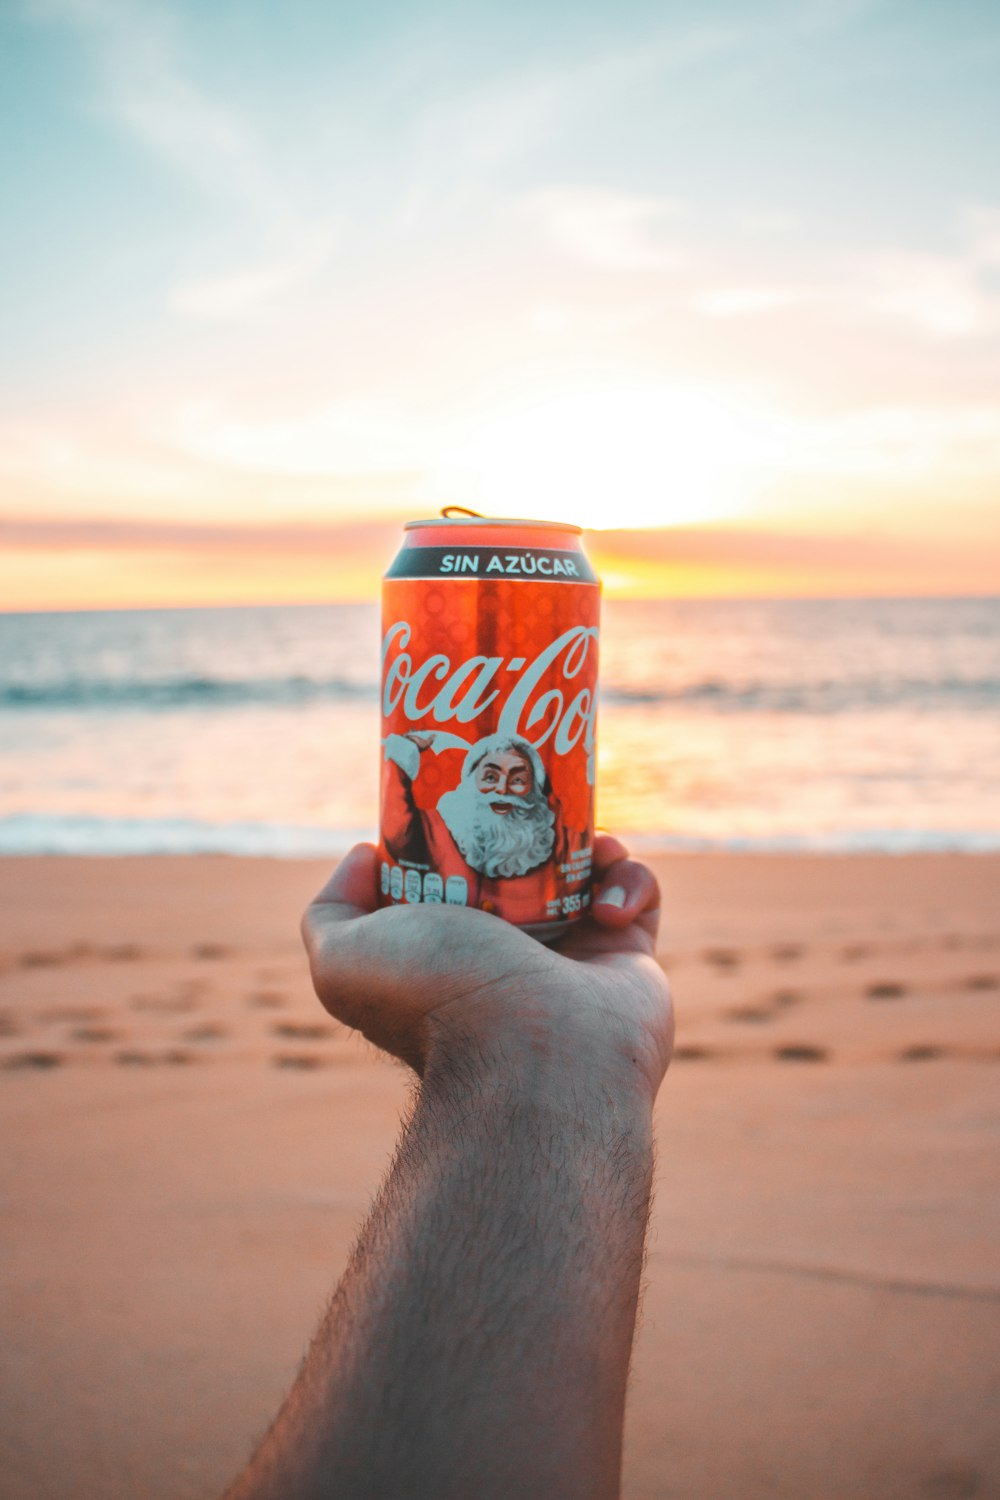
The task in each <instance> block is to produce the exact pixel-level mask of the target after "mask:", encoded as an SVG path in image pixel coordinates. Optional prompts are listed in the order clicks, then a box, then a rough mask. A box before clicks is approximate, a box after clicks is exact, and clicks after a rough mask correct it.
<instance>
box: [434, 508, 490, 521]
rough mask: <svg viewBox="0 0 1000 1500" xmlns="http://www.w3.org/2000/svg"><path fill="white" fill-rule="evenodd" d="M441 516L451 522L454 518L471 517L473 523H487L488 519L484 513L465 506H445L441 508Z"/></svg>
mask: <svg viewBox="0 0 1000 1500" xmlns="http://www.w3.org/2000/svg"><path fill="white" fill-rule="evenodd" d="M441 514H442V516H444V518H445V520H446V521H450V520H451V518H452V516H469V517H470V518H471V519H472V520H473V521H485V520H487V519H488V518H487V517H486V516H484V515H483V513H482V511H479V510H469V509H467V507H466V506H464V505H443V506H442V507H441Z"/></svg>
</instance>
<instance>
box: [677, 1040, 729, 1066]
mask: <svg viewBox="0 0 1000 1500" xmlns="http://www.w3.org/2000/svg"><path fill="white" fill-rule="evenodd" d="M718 1055H719V1054H718V1053H717V1052H716V1051H715V1049H714V1048H712V1047H703V1046H702V1045H701V1043H700V1042H685V1043H682V1045H681V1046H679V1047H675V1048H674V1057H675V1058H676V1059H677V1060H678V1061H679V1062H704V1061H706V1060H707V1059H708V1058H710V1057H718Z"/></svg>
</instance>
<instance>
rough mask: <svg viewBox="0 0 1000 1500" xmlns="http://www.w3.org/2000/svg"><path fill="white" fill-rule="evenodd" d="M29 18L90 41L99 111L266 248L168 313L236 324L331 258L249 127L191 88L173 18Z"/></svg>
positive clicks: (65, 11) (156, 13)
mask: <svg viewBox="0 0 1000 1500" xmlns="http://www.w3.org/2000/svg"><path fill="white" fill-rule="evenodd" d="M29 14H30V15H32V16H33V17H35V18H36V19H37V20H39V21H43V22H48V23H59V22H62V23H66V24H68V25H69V26H71V27H72V28H74V29H75V30H76V31H77V33H78V34H79V35H80V36H81V37H82V38H83V39H84V40H85V42H86V43H87V45H88V46H89V49H90V52H91V54H92V57H93V60H94V66H95V69H96V72H97V75H98V78H99V91H98V93H97V97H96V99H95V101H94V102H93V104H92V106H91V107H92V108H94V109H95V110H97V111H99V112H100V113H102V114H105V115H107V116H108V117H110V118H111V119H112V120H113V121H115V122H116V123H117V124H118V125H119V126H120V127H122V128H123V129H124V130H125V131H126V132H127V133H128V134H129V136H131V137H132V139H134V140H136V141H138V142H139V143H140V144H141V145H142V146H143V147H144V148H145V149H146V150H147V151H148V152H149V153H150V154H151V155H152V156H154V157H155V158H156V159H157V160H158V161H159V162H161V163H162V164H163V165H165V166H166V167H168V168H169V169H170V170H171V171H172V172H174V173H175V174H176V175H177V176H179V177H181V178H182V179H184V180H185V181H186V182H188V183H193V184H194V185H195V186H196V187H197V188H198V189H199V190H201V191H202V192H203V193H204V194H205V196H206V197H207V198H209V199H210V201H211V202H212V203H213V204H216V203H220V202H221V203H228V204H230V205H232V206H234V207H236V208H237V209H239V210H240V211H241V213H242V215H243V217H244V220H246V219H249V220H250V221H251V223H252V224H253V226H254V231H255V233H256V234H257V236H258V237H259V239H260V240H261V241H262V243H263V244H264V246H265V247H266V254H265V255H264V256H263V257H262V263H260V264H254V263H251V265H250V266H248V267H237V268H236V269H235V270H228V271H225V272H220V273H216V274H213V275H193V276H191V277H190V278H189V279H187V280H185V281H182V282H181V283H180V284H178V285H177V286H176V287H174V288H173V290H172V291H171V292H169V293H168V298H167V300H168V305H169V306H170V307H172V308H173V309H174V310H175V311H179V312H181V313H183V314H185V315H188V316H198V317H202V316H203V317H209V318H217V317H236V316H239V315H241V314H243V313H245V312H247V311H249V310H251V309H252V308H254V307H256V306H257V305H258V304H259V303H261V302H265V301H268V300H269V299H270V298H271V297H272V296H273V295H274V294H275V292H277V291H279V290H282V289H284V288H285V287H287V286H289V285H291V284H292V283H293V282H295V281H298V280H300V279H301V278H302V277H303V276H306V275H308V274H311V273H312V272H313V271H315V270H316V269H318V268H319V267H320V266H321V265H322V264H323V263H324V262H325V261H326V260H327V259H328V258H329V255H330V252H331V250H332V247H333V245H334V242H335V238H336V235H335V230H334V226H333V224H332V223H330V222H329V221H323V220H320V221H317V219H316V216H315V213H314V211H310V212H308V213H303V212H301V211H300V209H299V208H298V207H297V205H296V204H295V203H294V201H293V199H292V196H291V194H290V193H289V190H288V187H287V181H286V174H285V173H283V171H282V170H281V168H280V166H279V165H278V164H276V163H273V162H272V161H271V160H270V158H269V153H268V150H267V147H266V144H265V143H264V142H263V141H262V140H261V139H260V138H259V136H258V134H257V132H256V131H255V130H254V129H253V128H252V126H251V124H250V123H249V121H248V120H247V119H246V118H245V117H244V116H243V114H241V113H240V112H239V111H238V110H236V109H234V108H232V107H231V106H230V105H228V104H226V102H225V101H224V100H223V99H222V98H221V97H219V96H217V95H215V94H208V93H207V92H206V91H205V90H203V89H201V88H199V87H198V86H197V85H196V84H195V83H194V82H193V81H192V79H191V77H190V76H189V73H188V70H187V69H186V68H185V64H184V61H183V53H184V45H183V37H182V35H181V32H180V27H179V24H178V20H177V16H176V14H174V13H171V12H170V11H169V10H168V9H164V8H163V7H160V6H157V5H155V4H152V3H141V0H32V3H31V4H30V5H29ZM244 232H245V231H244Z"/></svg>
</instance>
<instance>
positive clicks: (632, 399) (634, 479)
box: [435, 385, 774, 529]
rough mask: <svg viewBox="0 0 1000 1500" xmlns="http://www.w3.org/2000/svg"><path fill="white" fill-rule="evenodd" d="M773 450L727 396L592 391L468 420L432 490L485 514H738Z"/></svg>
mask: <svg viewBox="0 0 1000 1500" xmlns="http://www.w3.org/2000/svg"><path fill="white" fill-rule="evenodd" d="M773 449H774V442H773V437H772V435H771V433H770V432H769V431H768V425H767V424H766V422H764V421H763V420H762V419H761V417H760V416H759V415H757V414H755V413H753V412H751V411H749V410H747V409H742V408H741V407H739V406H738V405H737V404H736V403H734V402H732V401H730V400H729V399H727V398H725V397H720V396H716V395H714V394H712V393H710V392H702V391H697V390H687V389H678V388H676V387H669V386H649V385H644V386H614V387H610V388H601V389H596V388H591V389H586V390H574V391H563V392H560V393H554V394H552V395H550V396H546V397H541V398H536V399H533V400H532V401H530V402H524V403H523V404H519V405H513V406H509V407H507V408H506V409H505V410H502V411H501V412H499V413H497V414H492V415H490V416H489V417H487V418H485V419H483V420H481V421H478V422H476V423H474V424H470V425H469V427H468V428H467V429H466V431H465V432H463V433H462V435H461V437H460V438H459V440H458V441H457V443H456V444H455V446H454V448H453V450H452V452H451V453H450V454H449V458H448V460H447V461H446V463H445V465H444V466H443V467H444V472H443V473H442V474H440V475H438V476H436V477H435V482H436V486H437V492H438V493H447V494H448V496H449V498H450V499H454V500H455V501H461V503H464V504H468V505H472V506H474V507H475V508H476V509H479V510H482V511H483V512H484V513H486V514H492V515H523V516H537V517H542V518H545V519H548V520H553V521H573V522H576V523H578V524H580V525H582V526H585V527H590V528H603V529H609V528H614V527H642V526H669V525H678V524H683V523H685V522H687V523H690V522H697V521H712V520H716V519H718V518H720V517H723V516H729V515H732V514H734V513H736V512H739V511H740V510H741V509H742V508H743V505H744V503H745V502H746V501H747V500H748V499H749V498H750V491H751V488H752V480H753V471H754V470H759V468H760V465H761V463H762V462H764V461H766V460H768V459H769V458H770V457H771V453H772V451H773Z"/></svg>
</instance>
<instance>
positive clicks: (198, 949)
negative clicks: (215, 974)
mask: <svg viewBox="0 0 1000 1500" xmlns="http://www.w3.org/2000/svg"><path fill="white" fill-rule="evenodd" d="M191 957H192V958H200V959H219V958H228V957H229V949H228V948H224V947H223V946H222V944H221V943H196V944H195V945H194V947H193V948H192V949H191Z"/></svg>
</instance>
